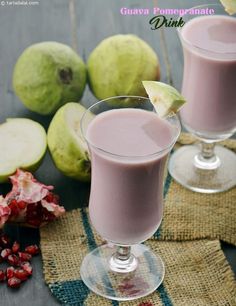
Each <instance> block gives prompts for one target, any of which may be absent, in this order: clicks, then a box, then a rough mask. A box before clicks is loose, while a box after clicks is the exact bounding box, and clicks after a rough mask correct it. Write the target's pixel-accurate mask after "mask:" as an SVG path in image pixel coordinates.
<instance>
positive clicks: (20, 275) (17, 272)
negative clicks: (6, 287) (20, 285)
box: [14, 269, 29, 281]
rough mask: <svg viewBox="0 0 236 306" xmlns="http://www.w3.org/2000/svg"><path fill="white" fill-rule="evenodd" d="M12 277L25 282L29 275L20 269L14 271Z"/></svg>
mask: <svg viewBox="0 0 236 306" xmlns="http://www.w3.org/2000/svg"><path fill="white" fill-rule="evenodd" d="M14 276H15V277H16V278H19V279H20V280H21V281H25V280H27V278H28V276H29V274H28V273H27V272H26V271H25V270H23V269H20V270H15V271H14Z"/></svg>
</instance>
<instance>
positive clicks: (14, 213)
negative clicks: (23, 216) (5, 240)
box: [8, 199, 19, 216]
mask: <svg viewBox="0 0 236 306" xmlns="http://www.w3.org/2000/svg"><path fill="white" fill-rule="evenodd" d="M8 206H9V207H10V209H11V216H17V215H18V214H19V208H18V205H17V201H16V200H15V199H14V200H11V202H10V203H9V205H8Z"/></svg>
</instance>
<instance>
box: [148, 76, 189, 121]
mask: <svg viewBox="0 0 236 306" xmlns="http://www.w3.org/2000/svg"><path fill="white" fill-rule="evenodd" d="M142 83H143V86H144V88H145V90H146V92H147V94H148V97H149V99H150V101H151V103H152V104H153V105H154V108H155V110H156V112H157V113H158V115H159V116H160V117H166V116H168V115H169V114H171V113H177V112H178V110H179V109H180V108H181V106H183V104H184V103H185V102H186V100H185V98H184V97H183V96H182V95H181V94H180V93H179V92H178V91H177V90H176V89H175V88H174V87H172V86H170V85H168V84H165V83H162V82H156V81H142Z"/></svg>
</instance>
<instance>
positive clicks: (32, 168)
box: [0, 147, 47, 183]
mask: <svg viewBox="0 0 236 306" xmlns="http://www.w3.org/2000/svg"><path fill="white" fill-rule="evenodd" d="M46 149H47V147H46ZM46 149H45V152H44V154H43V156H42V157H41V158H40V159H39V160H38V161H37V162H36V163H34V164H33V165H31V166H29V167H28V166H27V167H18V168H19V169H21V170H25V171H29V172H32V173H33V172H35V171H36V170H38V168H39V167H40V166H41V164H42V161H43V159H44V157H45V154H46V151H47V150H46ZM15 172H16V169H15V171H13V172H12V173H9V174H8V175H0V183H7V182H8V181H9V176H11V175H13V174H14V173H15Z"/></svg>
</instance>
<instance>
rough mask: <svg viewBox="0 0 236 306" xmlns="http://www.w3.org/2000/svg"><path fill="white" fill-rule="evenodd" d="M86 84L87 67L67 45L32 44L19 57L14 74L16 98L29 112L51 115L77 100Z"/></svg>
mask: <svg viewBox="0 0 236 306" xmlns="http://www.w3.org/2000/svg"><path fill="white" fill-rule="evenodd" d="M85 85H86V67H85V64H84V62H83V61H82V59H81V58H80V57H79V55H78V54H77V53H76V52H75V51H73V50H72V49H71V48H70V47H69V46H67V45H64V44H61V43H57V42H41V43H37V44H34V45H32V46H30V47H28V48H27V49H25V50H24V52H23V53H22V54H21V56H20V57H19V59H18V61H17V63H16V65H15V68H14V73H13V88H14V91H15V93H16V95H17V96H18V97H19V99H20V100H21V101H22V102H23V104H24V105H25V106H26V107H27V108H28V109H30V110H32V111H34V112H36V113H39V114H42V115H48V114H53V113H55V111H56V110H57V109H58V108H59V107H61V106H62V105H64V104H65V103H67V102H69V101H79V100H80V98H81V97H82V95H83V92H84V88H85Z"/></svg>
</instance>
